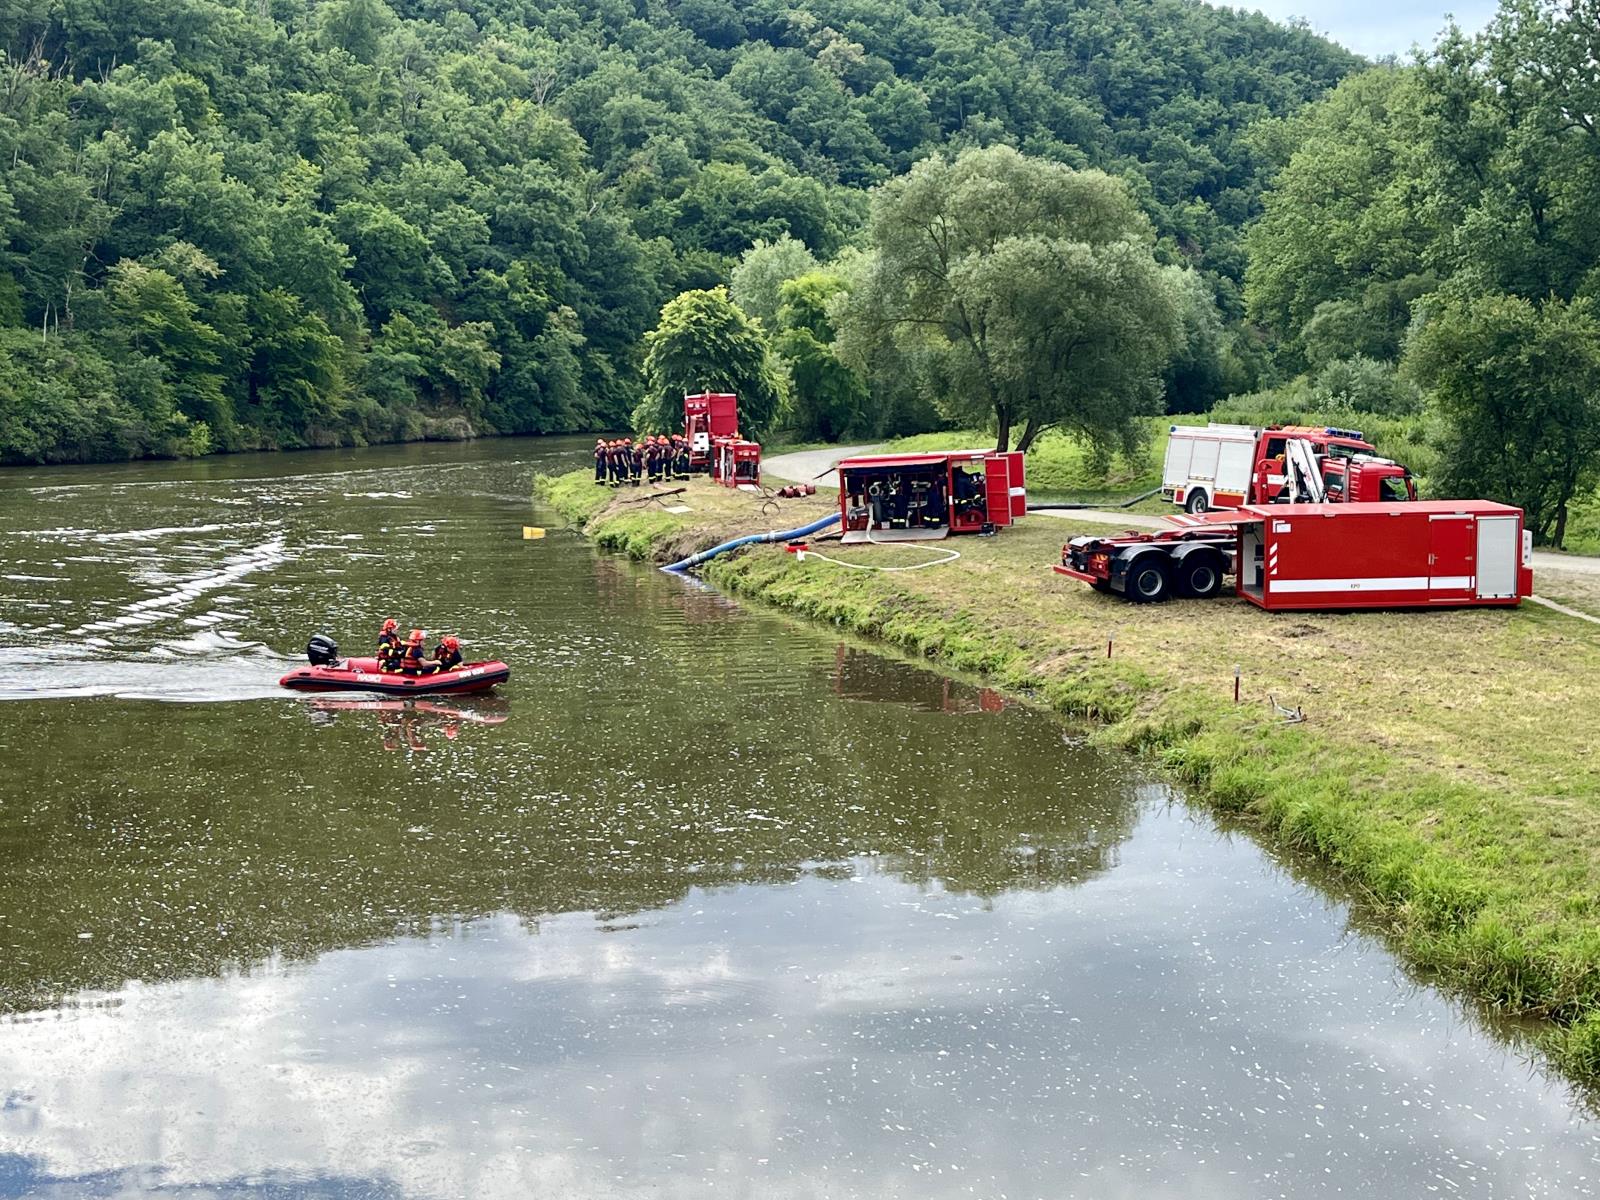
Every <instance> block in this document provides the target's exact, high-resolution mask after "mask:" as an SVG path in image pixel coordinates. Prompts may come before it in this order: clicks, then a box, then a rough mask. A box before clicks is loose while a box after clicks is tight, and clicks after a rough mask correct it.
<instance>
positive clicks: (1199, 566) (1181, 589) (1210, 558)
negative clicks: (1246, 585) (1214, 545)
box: [1177, 554, 1222, 600]
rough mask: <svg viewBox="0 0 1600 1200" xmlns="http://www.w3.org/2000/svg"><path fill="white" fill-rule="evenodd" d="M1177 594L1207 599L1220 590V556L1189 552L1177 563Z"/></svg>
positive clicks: (1196, 598)
mask: <svg viewBox="0 0 1600 1200" xmlns="http://www.w3.org/2000/svg"><path fill="white" fill-rule="evenodd" d="M1177 576H1178V578H1177V585H1178V595H1180V596H1188V597H1190V598H1192V599H1195V600H1209V599H1211V598H1212V597H1213V596H1215V595H1216V594H1217V593H1218V592H1220V591H1222V558H1221V557H1220V556H1219V555H1216V554H1191V555H1189V557H1187V558H1185V559H1184V560H1183V561H1182V562H1181V563H1179V564H1178V571H1177Z"/></svg>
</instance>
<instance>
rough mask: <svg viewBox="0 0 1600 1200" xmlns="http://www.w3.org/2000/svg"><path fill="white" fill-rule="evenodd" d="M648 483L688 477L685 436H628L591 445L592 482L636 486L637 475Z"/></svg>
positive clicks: (687, 444)
mask: <svg viewBox="0 0 1600 1200" xmlns="http://www.w3.org/2000/svg"><path fill="white" fill-rule="evenodd" d="M641 476H642V477H644V478H647V479H648V480H649V481H650V482H651V483H660V482H662V481H663V480H667V479H687V478H689V439H688V438H686V437H684V436H683V435H682V434H681V433H675V434H673V435H672V436H671V437H668V436H666V435H665V434H652V435H647V436H645V437H642V438H640V439H639V440H638V442H637V443H636V442H635V441H634V440H633V439H632V438H619V439H618V440H616V441H610V442H608V441H606V440H605V439H604V438H601V439H600V440H599V441H597V442H596V443H595V444H594V481H595V483H597V484H603V483H608V484H610V485H611V486H612V487H621V486H622V485H623V484H625V483H628V484H632V485H633V486H634V487H638V486H639V480H640V478H641Z"/></svg>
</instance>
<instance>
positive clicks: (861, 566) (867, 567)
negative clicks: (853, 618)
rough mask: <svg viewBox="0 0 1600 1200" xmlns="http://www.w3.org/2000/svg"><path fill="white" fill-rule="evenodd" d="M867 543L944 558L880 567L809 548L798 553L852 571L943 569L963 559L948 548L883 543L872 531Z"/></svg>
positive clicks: (803, 556) (869, 531) (955, 551)
mask: <svg viewBox="0 0 1600 1200" xmlns="http://www.w3.org/2000/svg"><path fill="white" fill-rule="evenodd" d="M867 541H869V542H871V543H872V544H873V545H874V546H891V547H893V548H895V549H897V550H937V551H938V552H939V553H940V554H943V555H944V557H943V558H930V559H929V560H928V561H927V562H919V563H911V564H909V565H907V566H904V567H880V566H877V565H875V564H873V563H853V562H845V561H844V560H843V559H840V558H829V557H828V556H827V555H826V554H823V553H821V552H820V551H817V550H812V549H810V548H809V547H808V548H806V549H802V550H799V551H798V554H799V556H800V558H801V559H806V558H820V559H821V560H822V561H823V562H825V563H832V564H833V565H834V566H836V567H848V568H849V569H850V570H852V571H920V570H922V569H923V568H924V567H942V566H944V565H945V563H953V562H955V560H956V559H958V558H960V557H961V551H959V550H951V549H949V548H948V547H946V546H928V545H924V544H919V543H917V542H883V541H879V540H878V539H877V538H875V537H873V536H872V531H871V530H870V529H869V530H867Z"/></svg>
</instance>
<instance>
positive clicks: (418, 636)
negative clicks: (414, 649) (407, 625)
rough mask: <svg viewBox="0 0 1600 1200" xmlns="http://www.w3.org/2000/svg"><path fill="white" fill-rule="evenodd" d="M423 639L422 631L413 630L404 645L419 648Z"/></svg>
mask: <svg viewBox="0 0 1600 1200" xmlns="http://www.w3.org/2000/svg"><path fill="white" fill-rule="evenodd" d="M423 637H424V634H423V632H422V630H420V629H413V630H412V631H411V636H410V637H408V638H407V639H406V644H407V645H408V646H420V645H422V639H423Z"/></svg>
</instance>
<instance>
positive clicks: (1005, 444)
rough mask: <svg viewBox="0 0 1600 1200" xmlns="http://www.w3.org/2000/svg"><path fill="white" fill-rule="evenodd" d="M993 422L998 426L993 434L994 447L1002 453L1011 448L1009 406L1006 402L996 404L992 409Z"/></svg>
mask: <svg viewBox="0 0 1600 1200" xmlns="http://www.w3.org/2000/svg"><path fill="white" fill-rule="evenodd" d="M994 415H995V423H996V424H997V425H998V426H999V429H998V431H997V432H996V434H995V439H994V448H995V450H996V451H997V452H998V453H1000V454H1004V453H1005V452H1006V451H1007V450H1009V449H1011V408H1010V406H1009V405H1006V404H997V405H995V409H994Z"/></svg>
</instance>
